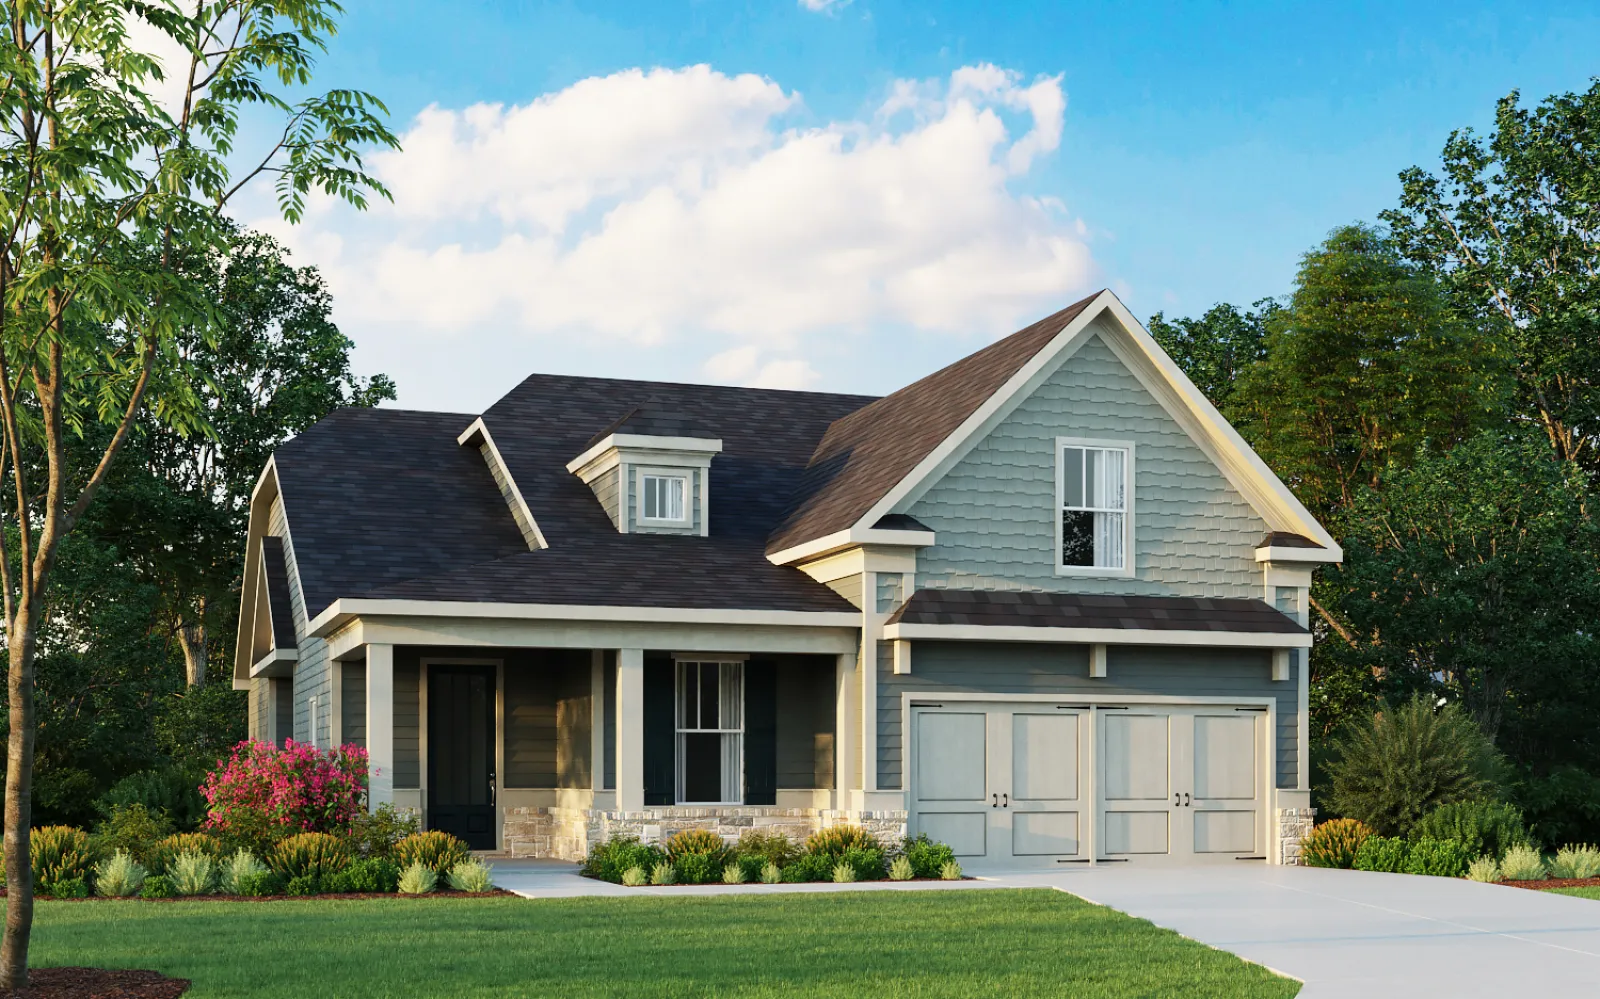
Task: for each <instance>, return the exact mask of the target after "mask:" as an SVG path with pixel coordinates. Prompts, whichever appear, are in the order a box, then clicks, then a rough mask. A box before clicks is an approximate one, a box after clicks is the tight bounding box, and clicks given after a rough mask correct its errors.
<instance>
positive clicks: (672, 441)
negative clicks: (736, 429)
mask: <svg viewBox="0 0 1600 999" xmlns="http://www.w3.org/2000/svg"><path fill="white" fill-rule="evenodd" d="M613 449H616V450H627V449H631V450H639V451H683V452H687V453H689V454H693V455H699V456H702V457H704V458H705V459H706V460H707V461H709V460H710V459H711V458H712V456H714V455H718V454H721V453H722V440H721V439H720V438H716V437H651V436H649V435H647V434H609V435H607V436H606V438H605V439H604V440H601V441H600V442H599V443H597V444H595V445H594V446H593V447H591V448H589V449H588V450H586V451H584V452H583V453H582V454H580V455H578V456H577V457H576V458H574V459H572V460H571V461H569V462H567V471H569V472H573V473H576V472H577V471H578V469H580V468H582V467H583V466H585V465H587V464H588V463H589V462H591V461H593V460H595V459H596V458H598V457H600V456H601V455H603V454H605V453H606V452H607V451H610V450H613Z"/></svg>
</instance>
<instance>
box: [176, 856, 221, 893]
mask: <svg viewBox="0 0 1600 999" xmlns="http://www.w3.org/2000/svg"><path fill="white" fill-rule="evenodd" d="M167 876H168V877H170V878H171V879H172V890H173V891H174V892H176V893H178V894H179V895H206V894H209V893H210V892H211V889H212V888H214V887H215V886H216V878H217V862H216V861H214V860H212V859H211V858H210V857H208V856H206V855H205V854H203V853H200V852H199V851H197V850H185V851H184V852H183V853H180V854H178V855H177V856H176V857H174V858H172V863H171V865H169V867H168V868H167Z"/></svg>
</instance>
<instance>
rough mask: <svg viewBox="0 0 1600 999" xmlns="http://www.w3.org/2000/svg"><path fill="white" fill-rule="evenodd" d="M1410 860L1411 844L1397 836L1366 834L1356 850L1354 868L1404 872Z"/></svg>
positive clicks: (1392, 872) (1387, 872)
mask: <svg viewBox="0 0 1600 999" xmlns="http://www.w3.org/2000/svg"><path fill="white" fill-rule="evenodd" d="M1410 862H1411V846H1410V844H1408V843H1407V842H1406V841H1405V840H1403V839H1401V838H1400V837H1398V836H1368V837H1367V838H1366V839H1365V840H1363V841H1362V843H1361V849H1359V850H1357V851H1356V862H1355V869H1356V870H1358V871H1382V872H1384V873H1386V874H1404V873H1405V872H1406V865H1407V864H1408V863H1410Z"/></svg>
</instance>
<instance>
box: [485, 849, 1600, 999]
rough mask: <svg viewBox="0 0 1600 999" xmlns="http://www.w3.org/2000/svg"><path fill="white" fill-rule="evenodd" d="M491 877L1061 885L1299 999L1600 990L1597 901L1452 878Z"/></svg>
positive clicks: (530, 884)
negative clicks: (1267, 971)
mask: <svg viewBox="0 0 1600 999" xmlns="http://www.w3.org/2000/svg"><path fill="white" fill-rule="evenodd" d="M495 881H496V883H497V884H499V885H500V886H501V887H504V888H506V889H508V890H511V891H514V892H516V893H518V894H520V895H525V896H527V897H529V898H561V897H574V896H580V895H640V894H650V895H658V896H671V895H687V894H697V895H719V894H731V893H737V894H746V895H748V894H756V893H761V892H829V891H861V890H870V891H926V890H936V891H952V890H954V891H960V890H973V889H983V888H1054V889H1057V890H1060V891H1066V892H1070V893H1072V894H1074V895H1078V896H1080V897H1082V898H1085V899H1088V900H1089V901H1091V902H1097V903H1100V904H1102V905H1108V906H1110V907H1112V908H1114V909H1119V910H1121V911H1122V912H1126V913H1129V914H1131V915H1134V916H1139V917H1142V918H1144V919H1148V920H1150V921H1151V922H1153V923H1155V924H1157V925H1158V926H1165V927H1168V928H1169V929H1173V930H1176V931H1178V932H1179V933H1182V934H1183V935H1184V936H1187V937H1190V938H1192V939H1195V940H1199V941H1201V942H1202V943H1207V944H1210V945H1212V946H1214V947H1219V948H1221V949H1223V950H1227V951H1232V952H1233V953H1235V954H1238V955H1239V956H1241V957H1243V958H1245V959H1247V960H1250V961H1254V962H1256V963H1258V964H1263V965H1266V966H1267V967H1269V968H1272V969H1274V970H1276V971H1278V972H1281V973H1283V974H1286V975H1290V976H1292V977H1294V978H1298V979H1300V980H1302V981H1304V982H1305V983H1306V987H1305V989H1304V990H1302V992H1301V993H1300V999H1338V997H1352V999H1384V997H1388V996H1396V997H1400V996H1404V997H1417V996H1450V997H1473V996H1482V997H1486V999H1488V997H1492V999H1506V997H1508V996H1539V997H1540V999H1559V997H1568V996H1571V997H1580V996H1581V997H1592V996H1600V901H1594V900H1590V899H1582V898H1570V897H1567V896H1563V895H1551V894H1549V893H1546V892H1534V891H1526V890H1524V889H1521V888H1506V887H1503V886H1500V885H1484V884H1476V883H1473V882H1470V881H1457V880H1453V879H1448V878H1424V877H1412V876H1408V875H1403V874H1369V873H1365V872H1361V871H1327V870H1317V869H1313V868H1303V867H1267V866H1257V865H1249V866H1240V867H1189V868H1181V867H1179V868H1167V869H1153V868H1143V869H1139V868H1126V867H1110V866H1107V867H1097V868H1075V869H1073V870H1069V871H1060V872H1055V871H1052V872H1048V873H1021V872H1019V873H1014V874H1007V873H1001V874H992V875H986V876H984V877H983V879H982V880H973V881H960V882H915V883H909V884H894V883H888V882H873V883H871V884H855V885H833V884H811V885H773V886H766V885H761V886H754V885H740V886H727V885H700V886H695V887H675V888H623V887H621V886H620V885H608V884H604V883H602V882H597V881H591V880H589V879H587V878H582V877H579V876H578V874H577V868H576V867H575V866H574V865H572V864H561V863H555V862H548V861H501V862H498V863H497V864H496V865H495Z"/></svg>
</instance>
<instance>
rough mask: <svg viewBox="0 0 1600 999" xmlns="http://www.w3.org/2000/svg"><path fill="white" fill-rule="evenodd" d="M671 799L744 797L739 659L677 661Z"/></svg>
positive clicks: (699, 800) (709, 800)
mask: <svg viewBox="0 0 1600 999" xmlns="http://www.w3.org/2000/svg"><path fill="white" fill-rule="evenodd" d="M677 666H678V677H677V681H678V696H677V784H678V786H677V799H678V801H679V803H681V804H708V803H714V804H739V803H740V802H741V801H742V800H743V798H744V663H742V662H690V661H687V660H679V662H678V664H677Z"/></svg>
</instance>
